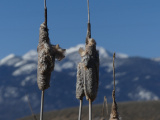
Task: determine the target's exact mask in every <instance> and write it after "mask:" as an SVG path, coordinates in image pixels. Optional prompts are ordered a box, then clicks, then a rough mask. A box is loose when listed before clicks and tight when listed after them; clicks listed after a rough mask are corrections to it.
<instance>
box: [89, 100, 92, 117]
mask: <svg viewBox="0 0 160 120" xmlns="http://www.w3.org/2000/svg"><path fill="white" fill-rule="evenodd" d="M89 120H92V101H91V99H89Z"/></svg>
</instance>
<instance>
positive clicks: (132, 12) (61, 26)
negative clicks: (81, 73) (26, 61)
mask: <svg viewBox="0 0 160 120" xmlns="http://www.w3.org/2000/svg"><path fill="white" fill-rule="evenodd" d="M43 7H44V1H43V0H0V41H1V42H0V59H2V58H3V57H5V56H7V55H8V54H10V53H14V54H16V55H19V56H20V55H23V54H25V53H26V52H28V51H29V50H31V49H35V50H36V49H37V45H38V39H39V26H40V24H41V23H42V22H43V21H44V9H43ZM47 8H48V27H49V34H50V39H51V43H53V44H60V46H61V47H62V48H70V47H72V46H76V45H77V44H80V43H84V42H85V37H86V31H87V0H47ZM90 12H91V25H92V37H93V38H95V40H96V41H97V45H98V46H102V47H104V48H106V49H107V50H109V51H111V52H114V51H115V52H119V53H125V54H128V55H129V56H143V57H150V58H151V57H160V0H90Z"/></svg>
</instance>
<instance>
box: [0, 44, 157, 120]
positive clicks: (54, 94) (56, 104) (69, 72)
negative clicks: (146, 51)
mask: <svg viewBox="0 0 160 120" xmlns="http://www.w3.org/2000/svg"><path fill="white" fill-rule="evenodd" d="M83 46H84V45H77V46H76V47H72V48H70V49H68V50H67V52H66V58H65V59H64V60H62V61H61V62H56V65H55V70H54V72H53V73H52V77H51V83H50V88H49V89H47V90H46V91H45V101H44V105H45V106H44V110H45V111H49V110H54V109H63V108H67V107H74V106H78V105H79V101H78V100H77V99H76V98H75V89H76V72H77V64H78V62H80V55H79V53H78V49H79V48H80V47H83ZM97 48H98V50H99V54H100V73H99V75H100V76H99V91H98V96H97V99H96V100H95V101H94V104H97V103H102V101H103V97H104V96H106V97H107V100H108V101H109V102H111V101H112V90H113V77H112V76H113V68H112V55H113V53H111V52H108V51H106V50H105V49H104V48H102V47H97ZM115 65H116V100H117V102H122V101H140V100H159V98H160V92H159V91H160V80H159V79H160V59H158V58H156V59H147V58H141V57H128V56H127V55H125V54H118V53H117V55H116V63H115ZM28 98H29V101H30V103H31V106H32V108H33V111H34V112H35V113H39V111H40V98H41V91H40V90H39V89H38V86H37V52H36V51H34V50H31V51H29V52H28V53H26V54H25V55H23V56H16V55H14V54H10V55H8V56H7V57H5V58H3V59H2V60H0V106H1V107H0V120H15V119H17V118H20V117H24V116H27V115H30V114H31V111H30V109H29V105H28ZM87 104H88V101H86V100H85V98H84V105H87Z"/></svg>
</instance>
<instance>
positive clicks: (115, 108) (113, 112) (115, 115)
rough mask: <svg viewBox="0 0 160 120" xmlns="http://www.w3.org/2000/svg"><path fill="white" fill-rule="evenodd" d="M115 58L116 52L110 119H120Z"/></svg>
mask: <svg viewBox="0 0 160 120" xmlns="http://www.w3.org/2000/svg"><path fill="white" fill-rule="evenodd" d="M114 60H115V53H114V54H113V81H114V87H113V88H114V89H113V92H112V99H113V103H112V108H111V114H110V119H109V120H119V115H118V106H117V103H116V97H115V66H114Z"/></svg>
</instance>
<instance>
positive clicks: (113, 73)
mask: <svg viewBox="0 0 160 120" xmlns="http://www.w3.org/2000/svg"><path fill="white" fill-rule="evenodd" d="M115 56H116V54H115V53H114V54H113V81H114V86H113V90H114V91H115V89H116V87H115V66H114V61H115Z"/></svg>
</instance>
